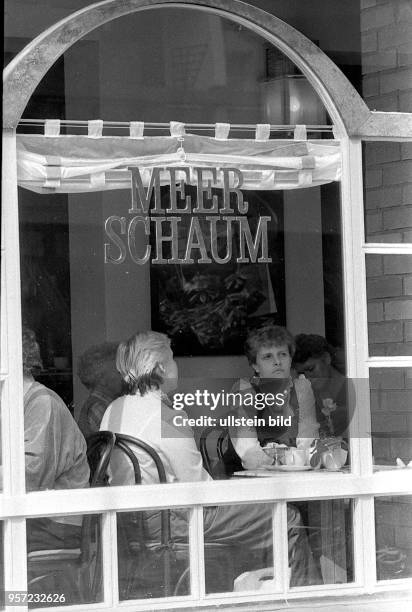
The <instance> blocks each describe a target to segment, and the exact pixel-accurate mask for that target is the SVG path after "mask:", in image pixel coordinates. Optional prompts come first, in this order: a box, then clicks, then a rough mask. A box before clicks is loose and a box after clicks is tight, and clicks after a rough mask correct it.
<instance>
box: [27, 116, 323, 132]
mask: <svg viewBox="0 0 412 612" xmlns="http://www.w3.org/2000/svg"><path fill="white" fill-rule="evenodd" d="M45 122H46V119H20V121H19V123H18V125H19V126H42V125H44V124H45ZM60 125H61V126H65V127H85V128H87V126H88V121H85V120H81V119H74V120H72V119H61V120H60ZM215 125H216V124H214V123H185V124H184V126H185V128H188V129H193V130H214V129H215ZM229 125H230V129H231V130H245V131H249V130H256V125H259V124H256V123H255V124H251V123H246V124H242V123H232V124H229ZM103 127H104V128H108V129H110V128H111V129H127V130H128V129H129V128H130V122H128V121H103ZM144 127H145V129H150V130H168V129H170V123H150V122H147V123H145V124H144ZM305 127H306V130H307V131H309V132H332V131H333V126H332V125H306V126H305ZM295 128H296V125H270V131H271V132H276V131H278V132H284V131H285V132H289V131H292V130H294V129H295Z"/></svg>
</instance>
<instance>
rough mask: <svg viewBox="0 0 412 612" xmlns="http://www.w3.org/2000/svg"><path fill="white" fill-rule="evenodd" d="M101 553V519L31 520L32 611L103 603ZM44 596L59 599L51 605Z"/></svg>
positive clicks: (93, 516)
mask: <svg viewBox="0 0 412 612" xmlns="http://www.w3.org/2000/svg"><path fill="white" fill-rule="evenodd" d="M101 550H102V547H101V531H100V516H98V515H84V516H79V515H76V516H74V515H72V516H55V517H53V518H48V517H44V518H43V517H42V518H36V519H27V573H28V575H27V580H28V592H29V593H31V594H33V601H32V606H31V607H43V606H45V605H47V604H49V605H54V606H56V605H73V604H84V603H95V602H98V601H102V557H101ZM44 594H53V596H54V595H56V598H54V599H53V601H49V600H47V599H44ZM57 595H58V597H57Z"/></svg>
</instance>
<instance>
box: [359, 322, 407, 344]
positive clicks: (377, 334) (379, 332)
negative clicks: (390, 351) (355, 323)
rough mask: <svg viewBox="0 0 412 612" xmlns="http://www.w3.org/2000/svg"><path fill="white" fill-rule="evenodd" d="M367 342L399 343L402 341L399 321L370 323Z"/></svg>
mask: <svg viewBox="0 0 412 612" xmlns="http://www.w3.org/2000/svg"><path fill="white" fill-rule="evenodd" d="M368 329H369V341H370V342H371V343H373V344H383V343H386V342H400V341H402V340H403V329H402V323H401V321H390V322H385V323H370V324H369V325H368Z"/></svg>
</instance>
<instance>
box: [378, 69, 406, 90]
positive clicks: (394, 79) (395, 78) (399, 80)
mask: <svg viewBox="0 0 412 612" xmlns="http://www.w3.org/2000/svg"><path fill="white" fill-rule="evenodd" d="M411 87H412V68H399V69H398V70H396V71H394V72H389V73H387V74H381V75H380V88H381V93H383V94H385V93H389V92H391V91H397V90H398V89H399V90H400V91H405V90H406V89H410V88H411Z"/></svg>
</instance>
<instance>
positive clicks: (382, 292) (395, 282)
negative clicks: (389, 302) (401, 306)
mask: <svg viewBox="0 0 412 612" xmlns="http://www.w3.org/2000/svg"><path fill="white" fill-rule="evenodd" d="M366 288H367V296H368V300H371V299H374V298H383V297H396V296H401V295H402V278H401V277H400V276H381V277H380V278H373V279H368V280H367V282H366Z"/></svg>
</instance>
